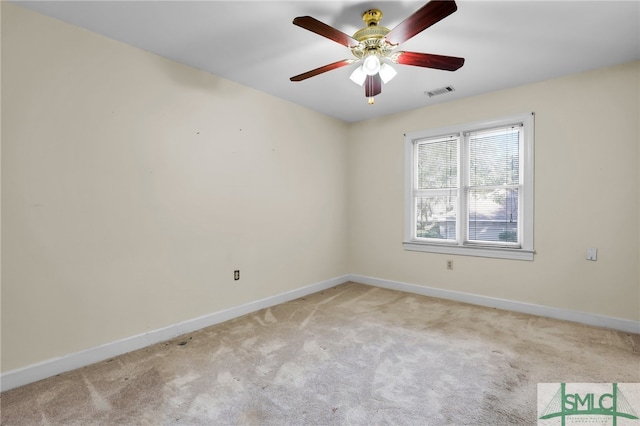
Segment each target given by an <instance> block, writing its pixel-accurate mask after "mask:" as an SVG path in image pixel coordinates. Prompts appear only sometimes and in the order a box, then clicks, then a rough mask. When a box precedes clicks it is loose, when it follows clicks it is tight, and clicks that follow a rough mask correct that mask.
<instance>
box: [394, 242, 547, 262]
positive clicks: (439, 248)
mask: <svg viewBox="0 0 640 426" xmlns="http://www.w3.org/2000/svg"><path fill="white" fill-rule="evenodd" d="M402 245H403V246H404V249H405V250H409V251H423V252H429V253H441V254H457V255H461V256H477V257H493V258H497V259H511V260H533V255H534V254H535V251H533V250H525V249H520V248H518V249H512V248H504V247H469V246H454V245H444V244H442V245H441V244H425V243H418V242H405V243H402Z"/></svg>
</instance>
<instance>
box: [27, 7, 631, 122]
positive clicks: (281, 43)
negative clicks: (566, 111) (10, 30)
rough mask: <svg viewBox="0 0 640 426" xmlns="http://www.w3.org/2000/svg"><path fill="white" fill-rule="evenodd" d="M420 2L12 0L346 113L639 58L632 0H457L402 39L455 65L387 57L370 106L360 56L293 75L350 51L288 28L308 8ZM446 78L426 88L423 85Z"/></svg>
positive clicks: (347, 21) (388, 18)
mask: <svg viewBox="0 0 640 426" xmlns="http://www.w3.org/2000/svg"><path fill="white" fill-rule="evenodd" d="M425 3H426V1H424V0H423V1H417V2H416V1H393V2H383V1H289V2H286V1H138V2H132V1H108V2H103V1H70V2H58V1H44V2H26V1H18V2H17V4H19V5H20V6H22V7H25V8H29V9H32V10H36V11H39V12H41V13H44V14H46V15H49V16H52V17H56V18H59V19H61V20H63V21H66V22H69V23H72V24H75V25H77V26H80V27H82V28H85V29H88V30H90V31H94V32H96V33H100V34H103V35H105V36H107V37H110V38H113V39H116V40H120V41H122V42H124V43H126V44H129V45H131V46H135V47H138V48H141V49H144V50H147V51H149V52H154V53H156V54H158V55H160V56H163V57H166V58H170V59H173V60H175V61H178V62H181V63H184V64H187V65H190V66H192V67H195V68H199V69H202V70H205V71H208V72H210V73H212V74H216V75H219V76H222V77H225V78H227V79H229V80H233V81H236V82H238V83H241V84H243V85H246V86H249V87H253V88H255V89H257V90H260V91H263V92H266V93H269V94H272V95H274V96H277V97H279V98H282V99H286V100H289V101H291V102H294V103H296V104H299V105H303V106H305V107H308V108H310V109H313V110H316V111H319V112H322V113H325V114H328V115H331V116H334V117H337V118H339V119H341V120H344V121H347V122H354V121H360V120H366V119H369V118H374V117H379V116H382V115H387V114H392V113H396V112H400V111H405V110H409V109H414V108H419V107H423V106H426V105H432V104H435V103H439V102H446V101H450V100H453V99H458V98H462V97H467V96H474V95H477V94H480V93H485V92H489V91H494V90H499V89H502V88H507V87H513V86H518V85H522V84H526V83H530V82H534V81H540V80H545V79H549V78H553V77H558V76H562V75H566V74H571V73H575V72H581V71H586V70H590V69H594V68H599V67H604V66H610V65H615V64H620V63H625V62H629V61H633V60H638V59H640V2H638V1H621V2H618V1H540V0H538V1H479V0H473V1H472V0H460V1H458V2H457V4H458V10H457V11H456V12H455V13H453V14H452V15H450V16H448V17H447V18H445V19H443V20H442V21H440V22H438V23H436V24H435V25H433V26H432V27H430V28H428V29H426V30H425V31H424V32H422V33H420V34H418V35H416V36H415V37H413V38H412V39H410V40H409V41H407V42H406V43H404V44H402V45H401V46H400V49H401V50H408V51H415V52H425V53H436V54H442V55H450V56H460V57H464V58H465V59H466V62H465V65H464V66H463V67H462V68H460V69H459V70H458V71H455V72H448V71H439V70H431V69H426V68H419V67H411V66H406V65H394V67H395V68H396V70H397V71H398V75H397V76H396V77H395V78H394V79H393V80H392V81H391V82H389V83H388V84H386V85H384V86H383V89H382V94H380V95H378V96H376V98H375V99H376V102H375V105H373V106H371V105H368V104H367V98H365V96H364V89H363V88H362V87H359V86H357V85H356V84H354V83H352V82H351V81H350V80H349V74H350V73H351V70H352V69H353V68H354V67H356V66H357V65H355V64H353V65H350V66H348V67H344V68H341V69H337V70H334V71H330V72H327V73H324V74H321V75H318V76H316V77H313V78H311V79H308V80H305V81H302V82H295V83H294V82H291V81H289V77H291V76H293V75H297V74H300V73H303V72H305V71H309V70H311V69H314V68H317V67H319V66H322V65H326V64H328V63H331V62H335V61H338V60H341V59H349V58H351V57H352V55H351V52H350V51H349V50H348V49H347V48H346V47H344V46H342V45H340V44H338V43H335V42H333V41H331V40H328V39H326V38H324V37H321V36H319V35H317V34H314V33H312V32H309V31H307V30H304V29H302V28H299V27H297V26H294V25H293V24H292V23H291V21H292V20H293V18H294V17H296V16H304V15H310V16H313V17H314V18H316V19H318V20H320V21H322V22H324V23H326V24H329V25H331V26H333V27H335V28H337V29H339V30H340V31H342V32H344V33H347V34H349V35H352V34H353V33H354V32H355V31H356V30H358V29H359V28H361V27H362V26H363V24H364V23H363V21H362V19H361V15H362V12H364V11H365V10H367V9H370V8H374V7H375V8H378V9H381V10H382V12H383V14H384V16H383V19H382V22H381V25H383V26H386V27H388V28H390V29H392V28H393V27H395V26H396V25H397V24H399V23H400V22H401V21H402V20H404V19H405V18H406V17H407V16H409V15H411V14H412V13H413V12H415V11H416V10H418V9H419V8H420V7H421V6H422V5H423V4H425ZM449 85H450V86H453V87H454V88H455V91H454V92H450V93H448V94H445V95H441V96H436V97H433V98H429V97H428V96H427V95H425V93H424V92H425V91H429V90H432V89H436V88H440V87H443V86H449Z"/></svg>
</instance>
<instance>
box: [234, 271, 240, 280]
mask: <svg viewBox="0 0 640 426" xmlns="http://www.w3.org/2000/svg"><path fill="white" fill-rule="evenodd" d="M233 279H234V280H235V281H238V280H239V279H240V271H239V270H235V271H233Z"/></svg>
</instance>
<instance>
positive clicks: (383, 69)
mask: <svg viewBox="0 0 640 426" xmlns="http://www.w3.org/2000/svg"><path fill="white" fill-rule="evenodd" d="M379 73H380V79H382V82H383V83H384V84H387V83H388V82H389V81H391V79H392V78H393V77H395V76H396V74H398V71H396V70H395V69H394V68H393V67H392V66H391V65H389V64H385V63H383V64H382V65H380V72H379Z"/></svg>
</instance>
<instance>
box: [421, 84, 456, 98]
mask: <svg viewBox="0 0 640 426" xmlns="http://www.w3.org/2000/svg"><path fill="white" fill-rule="evenodd" d="M454 90H456V89H454V88H453V86H446V87H440V88H438V89H433V90H427V91H425V92H424V94H425V95H427V96H429V97H430V98H433V97H434V96H438V95H444V94H445V93H449V92H453V91H454Z"/></svg>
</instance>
